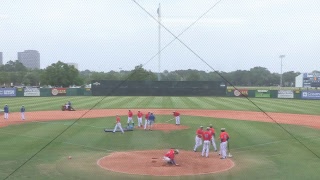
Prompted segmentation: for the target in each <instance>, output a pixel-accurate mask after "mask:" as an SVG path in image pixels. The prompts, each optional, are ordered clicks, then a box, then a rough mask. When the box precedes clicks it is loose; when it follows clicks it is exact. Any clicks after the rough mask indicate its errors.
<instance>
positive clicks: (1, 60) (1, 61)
mask: <svg viewBox="0 0 320 180" xmlns="http://www.w3.org/2000/svg"><path fill="white" fill-rule="evenodd" d="M0 65H3V57H2V52H0Z"/></svg>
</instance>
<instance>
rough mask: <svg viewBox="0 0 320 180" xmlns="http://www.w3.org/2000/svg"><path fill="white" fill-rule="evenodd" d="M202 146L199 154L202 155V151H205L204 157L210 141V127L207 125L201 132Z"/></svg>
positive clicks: (207, 153)
mask: <svg viewBox="0 0 320 180" xmlns="http://www.w3.org/2000/svg"><path fill="white" fill-rule="evenodd" d="M202 138H203V146H202V154H201V156H204V153H206V157H208V156H209V149H210V141H211V139H212V133H211V130H210V127H207V130H206V131H204V132H203V136H202Z"/></svg>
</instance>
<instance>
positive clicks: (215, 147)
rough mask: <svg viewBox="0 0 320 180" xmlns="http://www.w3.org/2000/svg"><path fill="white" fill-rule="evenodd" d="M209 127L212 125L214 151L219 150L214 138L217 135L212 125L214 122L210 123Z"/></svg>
mask: <svg viewBox="0 0 320 180" xmlns="http://www.w3.org/2000/svg"><path fill="white" fill-rule="evenodd" d="M209 127H210V131H211V135H212V139H211V143H212V146H213V148H214V151H215V152H217V145H216V141H215V139H214V137H215V136H216V133H215V130H214V128H213V127H212V124H210V126H209Z"/></svg>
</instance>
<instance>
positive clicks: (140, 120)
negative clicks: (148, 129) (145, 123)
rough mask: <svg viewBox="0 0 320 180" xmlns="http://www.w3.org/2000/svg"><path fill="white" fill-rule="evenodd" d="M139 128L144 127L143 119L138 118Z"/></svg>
mask: <svg viewBox="0 0 320 180" xmlns="http://www.w3.org/2000/svg"><path fill="white" fill-rule="evenodd" d="M138 126H139V127H140V126H142V117H141V118H139V117H138Z"/></svg>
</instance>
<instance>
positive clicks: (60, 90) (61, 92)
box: [51, 88, 67, 96]
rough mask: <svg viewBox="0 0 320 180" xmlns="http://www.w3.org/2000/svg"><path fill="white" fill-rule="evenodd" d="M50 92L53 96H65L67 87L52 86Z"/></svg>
mask: <svg viewBox="0 0 320 180" xmlns="http://www.w3.org/2000/svg"><path fill="white" fill-rule="evenodd" d="M51 94H52V95H53V96H65V95H67V88H52V89H51Z"/></svg>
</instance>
